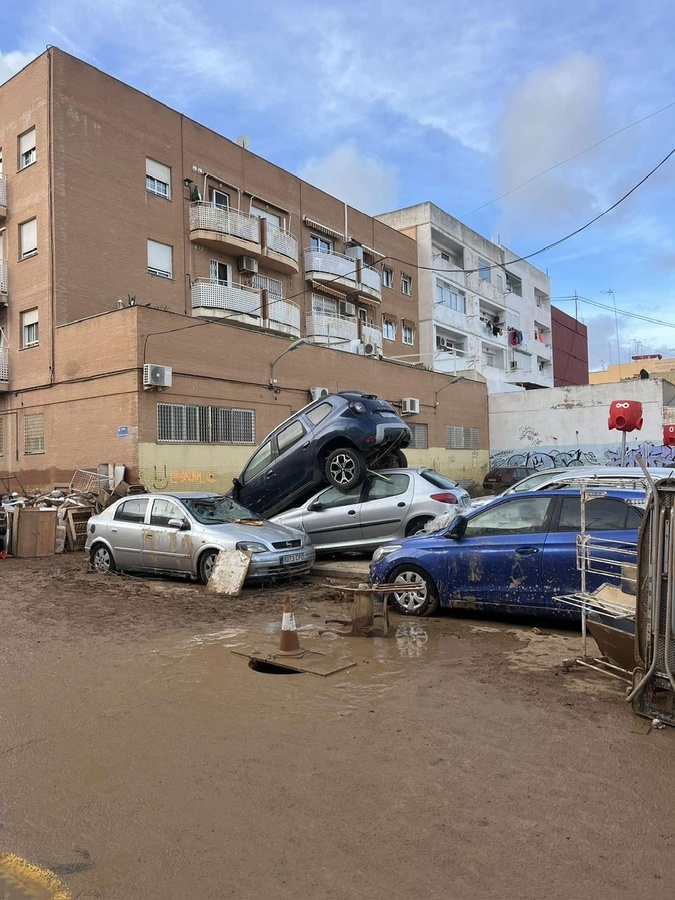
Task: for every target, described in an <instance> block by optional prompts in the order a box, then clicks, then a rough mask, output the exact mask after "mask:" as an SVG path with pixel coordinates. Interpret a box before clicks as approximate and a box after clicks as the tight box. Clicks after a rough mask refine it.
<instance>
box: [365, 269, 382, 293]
mask: <svg viewBox="0 0 675 900" xmlns="http://www.w3.org/2000/svg"><path fill="white" fill-rule="evenodd" d="M361 282H362V284H363V286H364V287H367V288H370V289H371V290H372V291H374V292H375V293H376V294H377V295H378V297H379V296H380V294H381V293H382V279H381V277H380V273H379V272H378V271H377V269H374V268H373V267H372V266H362V267H361Z"/></svg>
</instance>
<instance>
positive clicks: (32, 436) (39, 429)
mask: <svg viewBox="0 0 675 900" xmlns="http://www.w3.org/2000/svg"><path fill="white" fill-rule="evenodd" d="M23 434H24V453H26V455H29V454H31V453H44V452H45V417H44V413H27V414H26V415H25V416H24V419H23Z"/></svg>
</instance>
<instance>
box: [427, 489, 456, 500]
mask: <svg viewBox="0 0 675 900" xmlns="http://www.w3.org/2000/svg"><path fill="white" fill-rule="evenodd" d="M431 499H432V500H438V502H439V503H458V502H459V501H458V500H457V495H456V494H451V493H450V491H446V493H444V494H432V495H431Z"/></svg>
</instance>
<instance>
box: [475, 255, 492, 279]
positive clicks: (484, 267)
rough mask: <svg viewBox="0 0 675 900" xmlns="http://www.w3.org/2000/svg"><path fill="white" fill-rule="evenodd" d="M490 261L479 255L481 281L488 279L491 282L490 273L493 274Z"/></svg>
mask: <svg viewBox="0 0 675 900" xmlns="http://www.w3.org/2000/svg"><path fill="white" fill-rule="evenodd" d="M491 271H492V270H491V269H490V263H489V262H488V261H487V260H486V259H481V258H480V257H478V277H479V278H480V280H481V281H487V282H488V284H489V283H490V275H491Z"/></svg>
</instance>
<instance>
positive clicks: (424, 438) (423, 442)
mask: <svg viewBox="0 0 675 900" xmlns="http://www.w3.org/2000/svg"><path fill="white" fill-rule="evenodd" d="M409 428H410V430H411V431H412V440H411V441H410V444H409V445H408V446H409V447H410V449H411V450H426V449H428V447H429V426H428V425H423V424H421V423H419V422H416V423H415V424H412V425H410V426H409Z"/></svg>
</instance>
